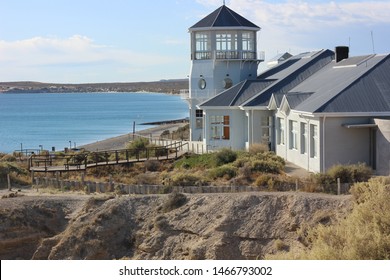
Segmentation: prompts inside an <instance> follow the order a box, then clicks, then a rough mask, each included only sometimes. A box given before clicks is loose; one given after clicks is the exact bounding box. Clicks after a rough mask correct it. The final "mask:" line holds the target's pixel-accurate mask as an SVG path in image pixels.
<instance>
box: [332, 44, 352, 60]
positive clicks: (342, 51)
mask: <svg viewBox="0 0 390 280" xmlns="http://www.w3.org/2000/svg"><path fill="white" fill-rule="evenodd" d="M335 53H336V63H338V62H340V61H342V60H343V59H347V58H348V57H349V47H346V46H338V47H336V50H335Z"/></svg>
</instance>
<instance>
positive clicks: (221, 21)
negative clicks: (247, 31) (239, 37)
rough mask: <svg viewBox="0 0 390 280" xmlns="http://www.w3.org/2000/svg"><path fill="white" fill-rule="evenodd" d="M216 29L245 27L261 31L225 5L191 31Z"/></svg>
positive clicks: (191, 28) (194, 26)
mask: <svg viewBox="0 0 390 280" xmlns="http://www.w3.org/2000/svg"><path fill="white" fill-rule="evenodd" d="M214 27H216V28H218V27H220V28H221V27H222V28H224V27H244V28H251V29H255V30H260V27H258V26H257V25H255V24H254V23H252V22H250V21H249V20H247V19H246V18H244V17H242V16H241V15H239V14H237V13H236V12H235V11H233V10H231V9H229V8H228V7H226V6H225V5H222V6H221V7H219V8H218V9H216V10H215V11H214V12H212V13H211V14H209V15H208V16H206V17H205V18H203V19H201V20H200V21H199V22H197V23H196V24H195V25H193V26H191V27H190V30H193V29H198V28H199V29H204V28H214Z"/></svg>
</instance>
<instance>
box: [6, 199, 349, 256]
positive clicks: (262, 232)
mask: <svg viewBox="0 0 390 280" xmlns="http://www.w3.org/2000/svg"><path fill="white" fill-rule="evenodd" d="M350 200H351V199H350V196H332V195H324V194H309V193H292V192H291V193H240V194H226V193H225V194H192V195H187V194H186V195H181V194H176V195H154V196H121V197H118V196H117V197H114V196H112V197H106V196H96V195H95V196H86V195H80V196H69V195H68V196H51V197H50V196H49V197H32V196H24V197H14V198H4V199H1V200H0V209H1V212H0V240H1V241H0V258H1V259H120V258H129V259H261V258H263V257H264V255H266V254H272V253H274V252H278V251H280V250H289V247H290V246H291V245H296V246H303V244H302V243H301V242H300V240H301V238H302V235H303V234H304V233H305V228H308V227H312V226H313V225H315V224H317V223H331V222H332V221H333V220H334V219H336V218H340V217H343V216H345V214H346V213H348V212H349V211H350V205H351V202H350Z"/></svg>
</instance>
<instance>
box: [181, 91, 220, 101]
mask: <svg viewBox="0 0 390 280" xmlns="http://www.w3.org/2000/svg"><path fill="white" fill-rule="evenodd" d="M218 93H219V92H218V91H217V90H188V89H182V90H180V97H181V99H185V100H188V99H196V100H198V101H199V102H202V101H205V100H207V99H210V98H211V97H214V96H216V95H217V94H218Z"/></svg>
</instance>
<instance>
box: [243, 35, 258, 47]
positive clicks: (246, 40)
mask: <svg viewBox="0 0 390 280" xmlns="http://www.w3.org/2000/svg"><path fill="white" fill-rule="evenodd" d="M242 50H243V51H254V50H255V36H254V33H253V32H245V33H242Z"/></svg>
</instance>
